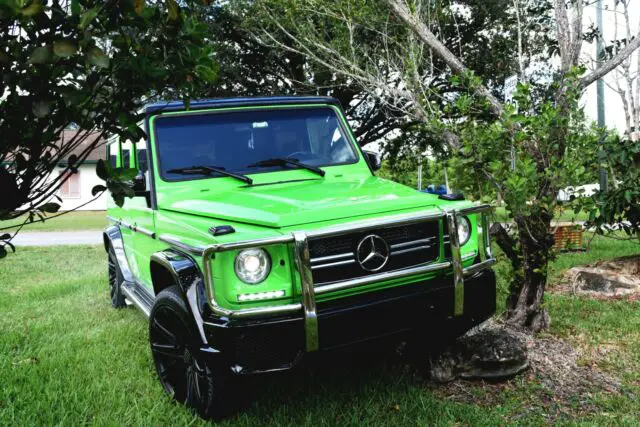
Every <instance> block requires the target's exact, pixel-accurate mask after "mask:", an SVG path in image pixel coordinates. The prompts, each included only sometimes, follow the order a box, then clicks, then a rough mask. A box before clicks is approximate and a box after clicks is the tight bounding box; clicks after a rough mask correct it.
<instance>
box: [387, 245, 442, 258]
mask: <svg viewBox="0 0 640 427" xmlns="http://www.w3.org/2000/svg"><path fill="white" fill-rule="evenodd" d="M432 247H433V246H432V245H425V246H416V247H415V248H408V249H401V250H399V251H393V252H391V254H390V256H394V255H400V254H407V253H409V252H415V251H419V250H425V249H430V248H432Z"/></svg>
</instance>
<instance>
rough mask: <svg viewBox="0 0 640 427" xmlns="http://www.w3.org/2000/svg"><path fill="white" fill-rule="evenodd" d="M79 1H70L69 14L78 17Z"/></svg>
mask: <svg viewBox="0 0 640 427" xmlns="http://www.w3.org/2000/svg"><path fill="white" fill-rule="evenodd" d="M80 10H81V8H80V1H79V0H71V14H72V15H78V14H80Z"/></svg>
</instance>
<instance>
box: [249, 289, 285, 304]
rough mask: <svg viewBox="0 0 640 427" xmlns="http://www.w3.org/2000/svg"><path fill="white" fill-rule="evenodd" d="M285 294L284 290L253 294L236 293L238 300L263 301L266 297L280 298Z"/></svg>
mask: <svg viewBox="0 0 640 427" xmlns="http://www.w3.org/2000/svg"><path fill="white" fill-rule="evenodd" d="M284 295H285V292H284V291H269V292H257V293H254V294H240V295H238V301H240V302H246V301H263V300H266V299H274V298H282V297H283V296H284Z"/></svg>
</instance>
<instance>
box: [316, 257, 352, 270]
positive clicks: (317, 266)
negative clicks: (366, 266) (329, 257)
mask: <svg viewBox="0 0 640 427" xmlns="http://www.w3.org/2000/svg"><path fill="white" fill-rule="evenodd" d="M355 262H356V260H355V259H348V260H345V261H337V262H331V263H329V264H320V265H312V266H311V269H312V270H320V269H322V268H329V267H337V266H339V265H347V264H353V263H355Z"/></svg>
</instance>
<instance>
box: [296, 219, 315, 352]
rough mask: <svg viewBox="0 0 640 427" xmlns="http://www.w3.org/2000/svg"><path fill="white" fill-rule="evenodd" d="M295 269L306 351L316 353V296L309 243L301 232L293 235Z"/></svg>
mask: <svg viewBox="0 0 640 427" xmlns="http://www.w3.org/2000/svg"><path fill="white" fill-rule="evenodd" d="M293 241H294V246H295V247H294V251H295V260H296V267H297V268H298V273H300V281H301V285H302V307H303V309H304V325H305V328H304V329H305V337H306V342H307V351H308V352H310V351H317V350H318V348H319V343H318V314H317V313H316V296H315V291H314V289H313V275H312V274H311V262H310V261H309V258H310V256H309V243H308V241H307V235H306V234H305V233H304V232H303V231H295V232H294V233H293Z"/></svg>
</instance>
